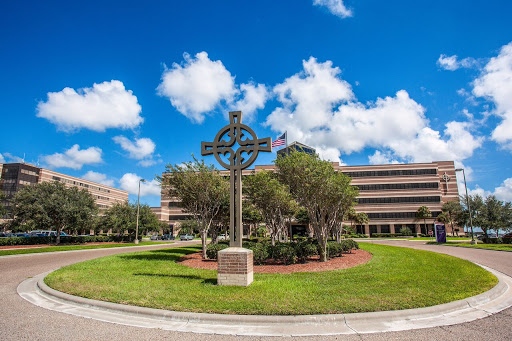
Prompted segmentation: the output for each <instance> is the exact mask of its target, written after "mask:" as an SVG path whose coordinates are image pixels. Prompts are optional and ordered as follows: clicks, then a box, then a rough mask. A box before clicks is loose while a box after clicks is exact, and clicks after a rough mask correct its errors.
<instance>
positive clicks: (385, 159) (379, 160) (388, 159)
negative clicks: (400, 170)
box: [368, 150, 401, 165]
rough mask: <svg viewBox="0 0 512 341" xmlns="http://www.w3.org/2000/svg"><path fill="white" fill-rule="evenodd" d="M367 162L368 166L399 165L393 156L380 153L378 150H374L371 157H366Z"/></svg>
mask: <svg viewBox="0 0 512 341" xmlns="http://www.w3.org/2000/svg"><path fill="white" fill-rule="evenodd" d="M368 161H369V162H370V165H386V164H399V163H401V162H400V161H398V160H394V159H393V156H392V155H391V154H390V153H389V152H388V153H382V152H381V151H380V150H376V151H375V153H374V154H373V155H368Z"/></svg>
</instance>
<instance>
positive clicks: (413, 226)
mask: <svg viewBox="0 0 512 341" xmlns="http://www.w3.org/2000/svg"><path fill="white" fill-rule="evenodd" d="M333 166H334V168H335V169H336V170H337V171H340V172H343V173H344V174H346V175H348V176H350V177H351V178H352V185H354V186H357V188H358V189H359V196H358V197H357V202H358V204H357V205H356V206H355V210H356V211H357V212H364V213H366V214H367V215H368V218H369V219H370V221H369V223H368V224H366V225H360V226H356V229H357V232H358V233H362V234H366V235H370V236H371V235H373V234H375V233H399V232H400V229H402V228H403V227H407V228H409V229H410V230H411V232H412V233H424V234H426V233H427V231H428V230H432V228H433V224H434V221H435V218H436V217H437V216H438V215H439V214H441V208H442V206H443V204H444V203H445V202H448V201H458V200H459V195H458V188H457V181H456V176H455V166H454V162H453V161H436V162H430V163H409V164H390V165H365V166H341V165H339V164H338V163H333ZM263 170H270V171H273V170H275V166H274V165H261V166H255V168H254V170H244V171H243V173H242V175H243V176H250V174H251V173H252V172H253V171H255V172H260V171H263ZM221 173H222V174H223V175H225V176H228V175H229V172H227V171H226V172H221ZM164 176H165V174H164ZM420 206H426V207H428V208H429V210H430V211H431V213H432V218H428V219H427V220H426V229H425V224H424V222H423V220H418V219H417V218H416V211H417V210H418V208H419V207H420ZM155 213H156V212H155ZM158 214H159V215H160V217H161V218H160V219H161V220H162V221H165V222H167V223H168V224H169V225H172V226H173V227H175V226H176V225H179V224H180V222H181V221H183V220H185V219H187V218H190V216H189V215H188V214H186V213H185V212H183V210H182V209H181V207H180V204H179V202H178V201H177V200H171V199H169V198H166V196H165V194H164V189H163V191H162V198H161V207H160V210H159V212H158ZM345 224H346V225H350V224H351V222H350V221H347V222H345ZM296 227H297V228H300V226H298V225H297V226H296ZM447 232H448V233H451V232H452V231H451V227H450V226H447Z"/></svg>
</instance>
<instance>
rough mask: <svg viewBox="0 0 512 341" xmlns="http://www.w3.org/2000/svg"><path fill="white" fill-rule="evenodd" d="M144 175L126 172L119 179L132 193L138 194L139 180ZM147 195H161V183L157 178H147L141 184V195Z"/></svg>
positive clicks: (123, 187)
mask: <svg viewBox="0 0 512 341" xmlns="http://www.w3.org/2000/svg"><path fill="white" fill-rule="evenodd" d="M141 178H142V177H140V176H138V175H137V174H134V173H126V174H125V175H123V177H122V178H121V180H119V184H120V187H121V188H122V189H124V190H125V191H128V193H130V194H135V195H137V194H138V191H139V180H140V179H141ZM146 195H158V196H160V184H159V183H158V181H156V180H151V181H149V180H147V179H146V182H142V183H141V184H140V196H142V197H143V196H146Z"/></svg>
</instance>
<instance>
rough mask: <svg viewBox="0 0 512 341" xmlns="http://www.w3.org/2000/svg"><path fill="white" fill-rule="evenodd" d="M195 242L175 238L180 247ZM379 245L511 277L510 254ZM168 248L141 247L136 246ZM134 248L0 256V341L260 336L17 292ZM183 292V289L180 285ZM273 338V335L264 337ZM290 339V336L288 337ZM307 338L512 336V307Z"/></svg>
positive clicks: (399, 243) (418, 245)
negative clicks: (72, 306) (53, 307)
mask: <svg viewBox="0 0 512 341" xmlns="http://www.w3.org/2000/svg"><path fill="white" fill-rule="evenodd" d="M191 243H196V242H176V243H175V244H172V245H169V246H173V247H176V246H181V245H186V244H191ZM379 243H382V244H389V245H396V246H407V247H414V248H418V249H425V250H432V251H436V252H442V253H447V254H451V255H454V256H457V257H460V258H465V259H469V260H472V261H475V262H478V263H480V264H484V265H487V266H489V267H491V268H494V269H496V270H498V271H501V272H504V273H506V274H508V275H509V276H512V253H509V252H498V251H487V250H475V249H460V248H452V247H445V246H434V245H423V243H418V242H410V241H397V242H395V241H379ZM162 247H167V246H166V245H164V246H162V245H155V246H148V247H146V246H144V247H139V248H137V249H136V250H147V249H156V248H162ZM133 251H134V249H133V248H118V249H103V250H101V249H100V250H94V251H74V252H60V253H51V254H49V253H47V254H34V255H27V256H16V257H0V295H1V296H0V340H117V339H121V340H123V341H124V340H180V341H182V340H183V341H185V340H262V339H263V338H258V337H235V336H225V335H223V336H220V335H203V334H191V333H178V332H169V331H163V330H157V329H144V328H135V327H128V326H123V325H116V324H111V323H106V322H101V321H96V320H89V319H84V318H79V317H75V316H72V315H68V314H63V313H58V312H53V311H49V310H46V309H43V308H39V307H36V306H34V305H32V304H30V303H29V302H27V301H25V300H23V299H22V298H21V297H19V296H18V294H17V293H16V288H17V286H18V284H19V283H20V282H22V281H23V280H25V279H26V278H28V277H31V276H34V275H37V274H40V273H42V272H45V271H50V270H53V269H57V268H59V267H61V266H64V265H68V264H72V263H76V262H80V261H84V260H88V259H92V258H96V257H102V256H106V255H112V254H118V253H124V252H133ZM184 290H186V288H184ZM268 339H269V340H270V339H275V338H268ZM287 339H291V338H287ZM300 339H308V340H436V341H438V340H480V341H482V340H507V341H510V340H512V309H507V310H505V311H503V312H501V313H498V314H496V315H493V316H490V317H487V318H485V319H482V320H479V321H474V322H470V323H464V324H460V325H455V326H448V327H438V328H429V329H420V330H413V331H405V332H391V333H380V334H365V335H355V336H354V335H347V336H345V335H343V336H331V337H309V338H300Z"/></svg>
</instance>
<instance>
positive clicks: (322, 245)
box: [318, 240, 327, 262]
mask: <svg viewBox="0 0 512 341" xmlns="http://www.w3.org/2000/svg"><path fill="white" fill-rule="evenodd" d="M318 245H319V246H320V248H319V250H318V251H320V261H321V262H327V242H326V241H325V240H319V241H318Z"/></svg>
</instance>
